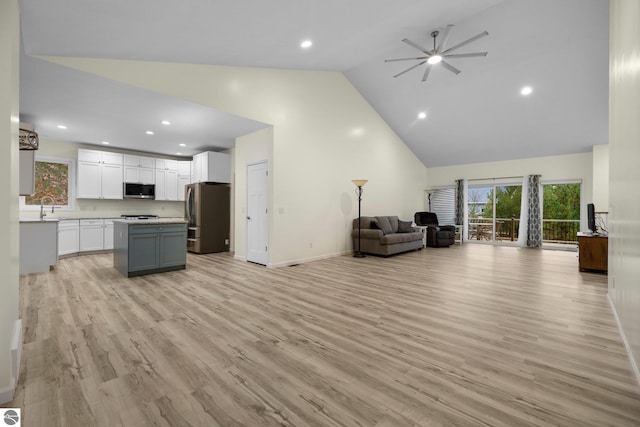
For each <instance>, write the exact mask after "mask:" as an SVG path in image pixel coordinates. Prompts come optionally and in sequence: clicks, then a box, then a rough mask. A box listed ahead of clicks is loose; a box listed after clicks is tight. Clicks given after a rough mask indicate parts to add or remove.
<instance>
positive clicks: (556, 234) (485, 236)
mask: <svg viewBox="0 0 640 427" xmlns="http://www.w3.org/2000/svg"><path fill="white" fill-rule="evenodd" d="M495 225H496V230H495V240H496V241H512V242H514V241H517V240H518V232H519V229H520V219H519V218H496V223H495ZM493 231H494V230H493V220H492V219H490V218H471V219H470V220H469V240H491V239H492V238H493V234H494V233H493ZM578 231H580V221H579V220H568V219H543V220H542V241H543V242H544V243H566V244H570V243H576V242H577V233H578Z"/></svg>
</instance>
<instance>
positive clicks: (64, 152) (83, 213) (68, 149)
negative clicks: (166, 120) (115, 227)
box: [20, 139, 184, 218]
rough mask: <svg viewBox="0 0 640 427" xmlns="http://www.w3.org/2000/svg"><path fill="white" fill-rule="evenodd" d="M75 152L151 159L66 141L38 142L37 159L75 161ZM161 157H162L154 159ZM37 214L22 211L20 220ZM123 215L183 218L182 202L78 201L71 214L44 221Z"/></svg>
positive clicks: (62, 214)
mask: <svg viewBox="0 0 640 427" xmlns="http://www.w3.org/2000/svg"><path fill="white" fill-rule="evenodd" d="M78 148H87V149H89V150H102V151H114V152H118V153H128V154H141V155H145V156H151V157H154V155H153V154H150V153H138V152H135V151H125V150H119V149H115V148H113V149H112V148H107V149H104V148H102V147H96V146H95V145H94V146H92V145H88V144H76V143H72V142H66V141H52V140H46V139H40V148H39V149H38V151H37V153H36V156H44V157H57V158H63V159H73V160H77V159H78ZM155 157H164V156H159V155H158V156H155ZM39 214H40V211H39V210H21V211H20V216H21V217H37V216H38V215H39ZM122 214H150V215H159V216H163V217H182V216H184V202H167V201H159V200H98V199H95V200H94V199H77V200H76V206H75V209H74V210H57V211H56V212H55V213H54V214H53V215H52V214H51V212H48V213H47V218H63V217H68V218H78V217H82V218H91V217H100V218H103V217H119V216H120V215H122Z"/></svg>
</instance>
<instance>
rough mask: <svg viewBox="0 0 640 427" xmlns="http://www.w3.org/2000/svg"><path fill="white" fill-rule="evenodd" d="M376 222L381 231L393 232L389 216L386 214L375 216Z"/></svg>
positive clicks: (385, 232)
mask: <svg viewBox="0 0 640 427" xmlns="http://www.w3.org/2000/svg"><path fill="white" fill-rule="evenodd" d="M376 222H377V223H378V226H379V227H380V230H382V232H383V233H384V234H391V233H393V228H391V223H390V222H389V217H387V216H377V217H376ZM396 229H397V227H396Z"/></svg>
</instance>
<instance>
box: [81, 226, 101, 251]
mask: <svg viewBox="0 0 640 427" xmlns="http://www.w3.org/2000/svg"><path fill="white" fill-rule="evenodd" d="M103 248H104V221H103V220H101V219H81V220H80V252H86V251H101V250H102V249H103Z"/></svg>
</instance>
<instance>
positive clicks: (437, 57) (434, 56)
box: [427, 55, 442, 65]
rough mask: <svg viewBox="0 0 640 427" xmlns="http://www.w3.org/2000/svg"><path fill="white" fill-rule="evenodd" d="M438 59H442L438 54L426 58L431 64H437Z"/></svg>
mask: <svg viewBox="0 0 640 427" xmlns="http://www.w3.org/2000/svg"><path fill="white" fill-rule="evenodd" d="M440 61H442V56H440V55H431V56H430V57H429V59H427V62H428V63H429V64H432V65H433V64H437V63H438V62H440Z"/></svg>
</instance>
